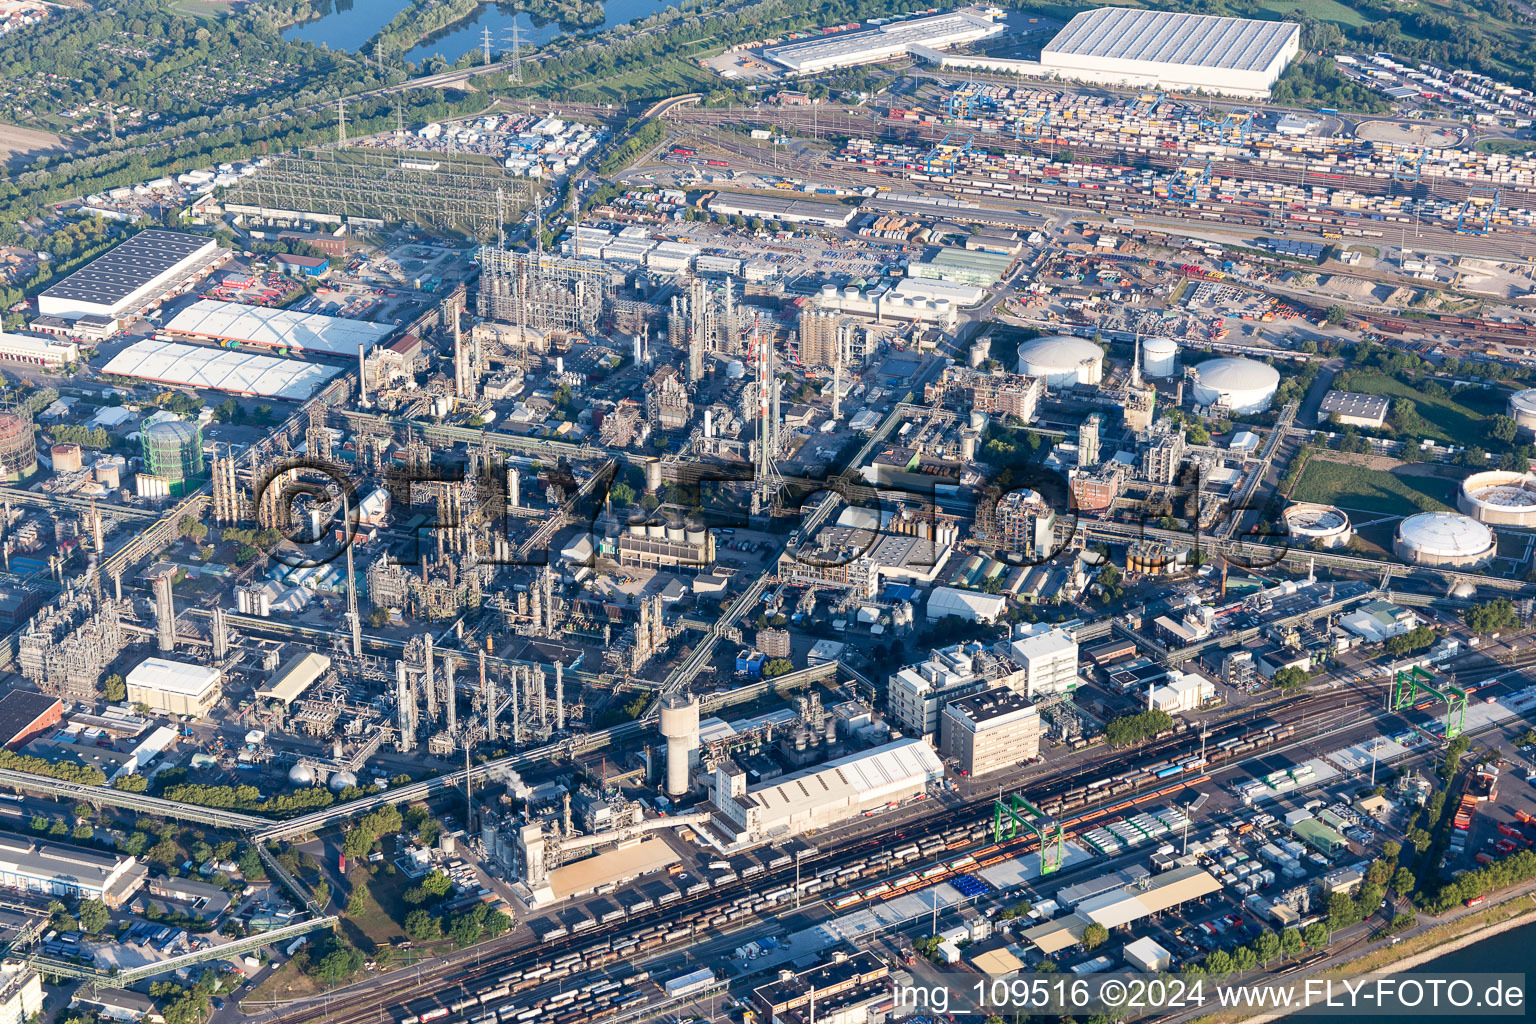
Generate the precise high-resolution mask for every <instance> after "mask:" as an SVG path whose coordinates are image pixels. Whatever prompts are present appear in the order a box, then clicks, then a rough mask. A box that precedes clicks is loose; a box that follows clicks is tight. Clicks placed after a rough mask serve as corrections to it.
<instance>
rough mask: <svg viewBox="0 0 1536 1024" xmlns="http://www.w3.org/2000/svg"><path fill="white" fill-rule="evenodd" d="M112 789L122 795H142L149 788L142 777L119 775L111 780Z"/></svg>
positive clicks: (147, 781) (146, 780)
mask: <svg viewBox="0 0 1536 1024" xmlns="http://www.w3.org/2000/svg"><path fill="white" fill-rule="evenodd" d="M112 788H113V789H116V790H119V791H121V792H123V793H142V792H144V791H145V790H146V789H148V788H149V780H148V779H146V778H145V777H144V776H142V775H121V776H118V777H117V778H116V779H113V780H112Z"/></svg>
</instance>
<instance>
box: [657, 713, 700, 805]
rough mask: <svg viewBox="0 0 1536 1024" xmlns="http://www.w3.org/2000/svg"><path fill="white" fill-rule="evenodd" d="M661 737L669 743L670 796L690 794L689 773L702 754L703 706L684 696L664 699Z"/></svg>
mask: <svg viewBox="0 0 1536 1024" xmlns="http://www.w3.org/2000/svg"><path fill="white" fill-rule="evenodd" d="M658 724H659V725H660V727H661V735H662V736H664V737H665V738H666V740H667V793H668V795H670V796H682V795H683V794H684V793H687V792H688V772H689V768H690V767H691V765H692V761H693V759H694V758H695V757H697V756H698V751H699V702H698V700H697V699H696V698H693V697H685V696H683V695H682V694H677V693H674V694H668V695H667V696H665V697H663V698H662V699H661V721H660V723H658Z"/></svg>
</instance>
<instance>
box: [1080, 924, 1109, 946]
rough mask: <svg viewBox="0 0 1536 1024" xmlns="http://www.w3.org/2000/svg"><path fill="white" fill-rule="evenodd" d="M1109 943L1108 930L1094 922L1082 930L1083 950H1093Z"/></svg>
mask: <svg viewBox="0 0 1536 1024" xmlns="http://www.w3.org/2000/svg"><path fill="white" fill-rule="evenodd" d="M1108 941H1109V929H1107V928H1105V927H1104V926H1103V925H1101V924H1099V923H1098V922H1097V921H1095V922H1094V923H1093V924H1090V925H1089V926H1088V927H1087V928H1084V929H1083V948H1084V949H1086V950H1090V951H1091V950H1095V949H1098V948H1099V947H1100V946H1102V945H1104V943H1106V942H1108Z"/></svg>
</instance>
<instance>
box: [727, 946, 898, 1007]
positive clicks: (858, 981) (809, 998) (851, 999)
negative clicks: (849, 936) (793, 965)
mask: <svg viewBox="0 0 1536 1024" xmlns="http://www.w3.org/2000/svg"><path fill="white" fill-rule="evenodd" d="M890 977H891V969H890V966H889V965H887V964H886V962H885V961H884V960H881V959H880V958H879V957H878V956H876V955H875V954H873V953H871V952H869V951H868V950H860V951H859V952H857V953H854V954H852V955H849V954H846V953H841V952H837V953H833V954H832V959H831V960H830V961H829V962H827V963H823V964H820V965H818V966H816V967H812V968H809V969H808V970H803V971H799V972H795V971H790V970H786V971H784V972H782V973H781V974H780V975H779V977H778V979H777V980H775V981H770V982H767V983H765V984H762V985H759V986H757V987H756V988H754V989H753V990H752V1002H753V1003H755V1004H756V1007H757V1011H758V1013H759V1014H761V1015H762V1019H763V1020H764V1021H766V1022H767V1024H865V1022H866V1021H868V1020H870V1019H871V1014H870V1010H871V1008H872V1007H875V1006H876V1005H878V1004H881V1003H886V1002H889V1000H890V997H891V982H890Z"/></svg>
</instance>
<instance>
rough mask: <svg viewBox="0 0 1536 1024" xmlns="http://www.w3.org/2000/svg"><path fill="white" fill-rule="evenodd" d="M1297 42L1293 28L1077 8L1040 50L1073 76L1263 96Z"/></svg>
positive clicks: (1045, 60) (1049, 66)
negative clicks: (1064, 26) (1077, 10)
mask: <svg viewBox="0 0 1536 1024" xmlns="http://www.w3.org/2000/svg"><path fill="white" fill-rule="evenodd" d="M1300 48H1301V26H1300V25H1297V24H1295V23H1294V22H1289V21H1255V20H1253V19H1250V18H1223V17H1216V16H1214V15H1209V14H1181V13H1178V12H1175V11H1149V10H1139V9H1131V8H1125V7H1100V8H1098V9H1096V10H1092V11H1084V12H1083V13H1082V14H1079V15H1077V16H1076V17H1074V18H1073V19H1072V20H1071V21H1070V22H1068V23H1067V27H1066V28H1064V29H1062V30H1061V31H1060V32H1059V33H1057V35H1056V37H1055V38H1054V39H1052V40H1051V41H1050V42H1049V43H1047V44H1046V45H1045V47H1044V49H1042V50H1041V51H1040V64H1041V66H1042V67H1043V69H1044V71H1045V73H1046V74H1048V75H1054V76H1056V77H1059V78H1065V79H1069V80H1071V81H1077V82H1094V83H1097V84H1100V85H1117V86H1127V87H1131V88H1147V87H1153V88H1159V89H1166V90H1170V91H1177V92H1206V93H1217V94H1220V95H1225V96H1245V97H1250V98H1255V99H1265V98H1268V96H1269V91H1270V89H1271V88H1272V87H1273V86H1274V84H1275V81H1276V80H1277V79H1279V77H1280V74H1281V72H1283V71H1284V70H1285V68H1286V65H1287V64H1289V63H1290V61H1291V59H1292V58H1293V57H1295V56H1296V54H1297V52H1298V51H1299V50H1300Z"/></svg>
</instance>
